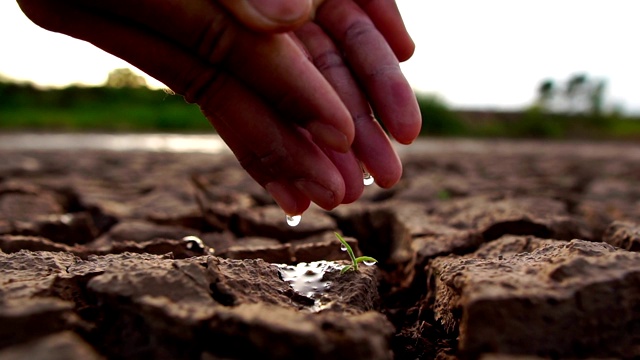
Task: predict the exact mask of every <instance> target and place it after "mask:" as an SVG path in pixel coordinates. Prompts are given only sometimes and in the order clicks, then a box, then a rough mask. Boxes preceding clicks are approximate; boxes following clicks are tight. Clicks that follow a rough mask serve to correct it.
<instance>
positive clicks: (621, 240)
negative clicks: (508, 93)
mask: <svg viewBox="0 0 640 360" xmlns="http://www.w3.org/2000/svg"><path fill="white" fill-rule="evenodd" d="M436 145H438V146H434V145H433V144H430V143H428V142H424V143H421V144H418V145H417V146H415V147H413V148H411V150H410V151H409V150H406V151H404V152H403V161H404V164H405V176H404V178H403V180H402V182H401V183H400V184H399V185H398V186H396V187H395V188H393V189H391V190H382V189H379V188H376V187H369V188H367V190H366V192H365V195H364V196H363V198H362V199H361V200H359V201H358V202H356V203H355V204H351V205H346V206H341V207H339V208H338V209H336V210H334V211H332V212H324V211H320V210H318V209H311V210H310V211H308V212H307V213H306V214H305V215H304V217H303V220H302V223H301V224H300V225H299V226H298V227H296V228H290V227H288V226H287V225H286V224H285V222H284V217H283V214H282V212H281V211H280V210H279V209H278V208H277V207H276V206H275V205H274V204H273V202H272V201H271V200H270V198H269V197H268V196H267V194H266V193H265V192H264V191H263V189H262V188H260V187H259V186H257V185H256V184H255V183H253V181H252V180H251V179H250V178H248V176H247V175H246V174H245V173H244V171H243V170H242V169H241V168H239V166H238V165H237V164H236V162H235V161H234V160H233V159H232V158H231V157H229V156H228V155H205V154H197V153H194V154H176V153H160V152H108V151H49V152H39V151H24V150H22V151H17V150H16V151H12V150H2V151H0V158H1V159H2V161H0V249H1V251H0V359H101V358H110V359H249V358H261V359H392V358H395V359H430V358H436V357H437V358H442V359H444V358H451V359H454V358H462V359H476V358H483V359H494V358H500V359H504V358H513V357H518V358H536V357H543V358H547V357H552V358H585V357H590V358H605V357H606V358H628V359H631V358H638V357H640V253H638V251H639V250H640V146H638V145H634V144H606V143H604V144H589V143H566V142H564V143H544V142H505V141H497V142H491V141H484V142H483V141H465V140H451V141H438V142H436ZM334 231H338V232H341V233H343V234H344V235H346V236H347V237H348V240H349V241H350V242H351V244H352V245H353V247H354V248H355V249H356V251H357V252H359V253H365V254H367V255H370V256H373V257H376V258H377V259H378V260H380V262H379V263H378V264H377V265H376V266H371V267H367V266H362V267H361V270H362V271H360V272H359V273H353V272H350V273H347V274H345V275H340V274H339V266H336V265H332V263H316V264H314V265H311V267H310V268H309V269H306V270H303V271H302V274H301V275H300V276H299V278H298V282H297V283H295V284H293V285H292V283H291V281H292V280H291V279H290V277H289V276H288V275H287V274H288V273H287V269H288V270H289V271H293V270H292V269H293V268H292V267H289V268H286V267H285V266H284V265H277V264H289V265H294V264H297V263H302V262H307V263H310V262H315V261H320V260H338V261H339V262H338V263H339V264H346V261H344V260H346V259H347V255H346V253H344V252H342V251H340V244H339V243H338V241H337V240H336V239H335V237H334V235H333V232H334ZM193 236H196V237H198V238H199V239H201V242H200V241H198V240H197V239H194V238H193ZM185 237H187V238H186V239H185ZM294 280H295V279H294ZM305 280H308V281H310V283H305ZM310 285H313V286H315V288H313V287H311V288H310V287H309V286H310ZM302 287H306V289H302Z"/></svg>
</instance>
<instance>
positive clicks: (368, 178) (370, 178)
mask: <svg viewBox="0 0 640 360" xmlns="http://www.w3.org/2000/svg"><path fill="white" fill-rule="evenodd" d="M362 175H363V177H362V182H363V183H364V185H365V186H369V185H371V184H373V182H374V181H375V179H374V178H373V176H371V174H369V173H368V172H366V173H364V174H362Z"/></svg>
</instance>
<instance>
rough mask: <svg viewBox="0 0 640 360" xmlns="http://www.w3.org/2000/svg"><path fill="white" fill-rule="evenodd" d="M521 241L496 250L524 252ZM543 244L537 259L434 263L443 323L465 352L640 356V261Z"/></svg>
mask: <svg viewBox="0 0 640 360" xmlns="http://www.w3.org/2000/svg"><path fill="white" fill-rule="evenodd" d="M517 240H518V239H514V238H504V239H500V240H497V241H496V242H500V243H502V244H501V245H502V246H503V247H504V248H513V247H514V245H516V248H517V247H518V246H519V245H518V244H514V242H517ZM536 242H538V244H536V245H535V246H534V247H537V249H536V250H533V251H531V252H528V251H527V252H520V253H516V254H513V253H509V252H505V253H503V254H502V255H499V256H496V257H487V253H484V254H483V255H482V257H477V256H476V254H470V255H466V256H461V257H455V256H452V257H441V258H438V259H436V260H434V261H433V263H432V265H431V267H430V269H429V282H430V284H431V289H430V294H429V296H430V297H431V298H432V299H433V308H434V313H435V318H436V319H437V320H440V321H441V323H442V324H443V325H444V327H445V329H446V330H447V331H458V332H459V343H458V346H459V348H458V349H459V351H460V352H461V353H462V354H464V353H470V354H477V353H479V352H493V353H508V354H536V355H540V356H554V357H558V356H560V357H586V356H596V357H602V356H616V357H623V358H633V357H638V356H640V350H639V349H638V348H637V347H636V346H635V345H636V344H637V343H638V341H640V333H638V332H636V331H634V330H633V329H634V327H635V326H637V324H638V323H639V322H640V312H638V304H640V288H638V284H640V254H637V253H630V252H626V251H623V250H620V249H615V248H614V247H612V246H610V245H608V244H603V243H594V242H587V241H583V240H572V241H570V242H568V243H567V242H565V243H563V242H551V243H549V242H547V243H544V242H542V243H539V240H537V239H530V240H529V244H531V243H536ZM616 304H618V305H616ZM614 308H615V309H616V310H613V309H614ZM505 329H508V331H505Z"/></svg>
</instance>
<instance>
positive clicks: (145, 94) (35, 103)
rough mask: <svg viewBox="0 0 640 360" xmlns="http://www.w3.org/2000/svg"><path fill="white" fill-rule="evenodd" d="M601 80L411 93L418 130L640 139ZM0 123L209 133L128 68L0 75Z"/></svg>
mask: <svg viewBox="0 0 640 360" xmlns="http://www.w3.org/2000/svg"><path fill="white" fill-rule="evenodd" d="M604 91H605V83H604V82H602V81H599V80H595V79H590V78H589V77H587V76H586V75H575V76H572V77H571V78H569V79H568V80H567V81H564V82H557V81H553V80H544V81H542V82H541V84H540V86H539V88H538V98H537V100H536V101H535V103H534V104H532V105H531V106H530V107H529V108H528V109H523V110H522V111H512V112H504V111H503V112H500V111H463V110H453V109H451V108H450V107H449V106H448V105H447V104H446V103H445V102H444V101H442V100H440V99H439V98H437V97H434V96H430V95H426V94H417V98H418V103H419V105H420V110H421V112H422V117H423V130H422V135H427V136H456V137H515V138H557V139H564V138H590V139H633V140H640V119H638V118H631V117H628V116H624V115H623V113H622V111H620V109H617V108H616V107H615V106H611V105H608V104H605V103H604V97H603V94H604ZM0 129H4V130H16V131H25V130H26V131H109V132H144V131H146V132H154V131H157V132H212V131H214V129H213V128H212V127H211V125H209V123H208V122H207V121H206V119H205V118H204V116H203V115H202V114H201V113H200V110H199V109H198V107H197V106H196V105H193V104H187V103H186V102H185V101H184V99H183V98H182V97H181V96H178V95H170V94H167V93H166V92H164V91H162V90H151V89H149V88H148V87H146V84H145V82H144V79H143V78H142V77H140V76H137V75H135V74H134V73H132V72H131V71H130V70H128V69H118V70H114V71H113V72H111V73H110V74H109V76H108V78H107V80H106V82H105V84H104V85H103V86H96V87H85V86H69V87H66V88H62V89H39V88H37V87H35V86H33V85H32V84H28V83H16V82H13V81H11V80H9V79H6V78H2V77H1V76H0Z"/></svg>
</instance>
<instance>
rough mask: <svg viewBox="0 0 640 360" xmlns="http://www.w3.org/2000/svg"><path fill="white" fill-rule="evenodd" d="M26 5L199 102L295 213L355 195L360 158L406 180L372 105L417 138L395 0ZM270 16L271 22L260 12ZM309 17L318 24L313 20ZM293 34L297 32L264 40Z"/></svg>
mask: <svg viewBox="0 0 640 360" xmlns="http://www.w3.org/2000/svg"><path fill="white" fill-rule="evenodd" d="M276 2H277V1H276ZM19 3H20V6H21V7H22V9H23V11H24V12H25V13H26V14H27V15H28V16H29V17H30V18H31V19H32V20H33V21H34V22H35V23H37V24H39V25H41V26H43V27H44V28H47V29H50V30H53V31H58V32H62V33H65V34H68V35H71V36H73V37H77V38H80V39H84V40H87V41H89V42H91V43H93V44H94V45H96V46H98V47H100V48H102V49H104V50H106V51H108V52H110V53H112V54H114V55H117V56H119V57H121V58H123V59H125V60H127V61H129V62H130V63H132V64H133V65H136V66H137V67H138V68H140V69H142V70H143V71H145V72H147V73H148V74H150V75H152V76H154V77H156V78H157V79H158V80H160V81H162V82H164V83H165V84H166V85H167V86H169V87H170V88H171V89H173V90H174V91H176V92H178V93H180V94H183V95H184V96H185V98H186V99H187V100H188V101H191V102H196V103H198V104H199V105H200V107H201V109H202V111H203V113H204V114H205V115H206V116H207V118H208V119H209V121H210V122H211V123H212V124H213V125H214V127H215V128H216V129H217V131H218V133H219V134H220V135H221V137H222V138H223V139H224V140H225V142H227V144H228V145H229V147H230V148H231V149H232V151H233V152H234V154H235V155H236V157H237V158H238V159H239V161H240V162H241V164H242V165H243V166H244V168H245V169H246V170H247V171H248V172H249V174H250V175H251V176H252V177H253V178H254V179H256V180H257V181H258V182H259V183H260V184H261V185H263V186H265V188H266V189H267V190H268V191H269V192H270V193H271V195H272V196H273V197H274V199H275V200H276V202H277V203H278V204H279V205H280V206H281V207H282V208H283V210H284V211H285V212H286V213H288V214H299V213H302V212H303V211H304V210H305V209H306V208H307V207H308V206H309V202H310V201H314V202H316V203H317V204H318V205H320V206H321V207H323V208H325V209H330V208H333V207H335V206H337V205H338V204H340V203H342V202H350V201H354V200H355V199H357V198H358V197H359V196H360V193H361V192H362V173H361V171H360V167H359V164H358V159H359V160H361V161H362V162H363V163H364V165H365V166H366V167H367V169H368V171H369V172H371V173H372V174H373V175H374V176H375V177H376V180H377V182H378V184H380V185H381V186H384V187H388V186H391V185H393V183H395V182H396V181H397V180H398V179H399V176H400V173H401V166H400V163H399V161H398V159H397V156H396V154H395V152H394V151H393V149H392V148H391V146H390V144H389V142H388V140H387V138H386V136H385V134H384V133H383V132H382V130H381V129H380V128H379V126H378V125H377V123H376V122H375V121H373V118H372V117H371V116H370V113H371V112H370V110H369V105H368V103H371V104H372V105H373V107H374V109H375V110H376V112H378V113H379V114H380V116H381V118H382V120H383V121H384V123H385V125H386V126H387V128H388V129H389V131H390V133H391V134H392V135H393V136H394V137H395V138H396V139H398V140H399V141H400V142H403V143H408V142H411V141H412V140H413V138H414V137H415V136H416V135H417V133H418V131H419V126H420V119H419V112H418V110H417V106H416V104H415V98H414V97H413V93H412V92H411V89H410V87H409V86H408V84H407V83H406V80H404V77H402V74H401V73H400V71H399V68H398V67H397V61H398V59H397V58H399V59H403V57H406V56H408V55H410V52H411V51H412V44H409V45H410V46H407V45H406V44H407V41H406V40H407V39H408V36H403V33H402V32H400V33H399V35H398V34H395V32H394V30H397V29H396V28H397V27H398V24H400V25H401V19H399V15H394V14H393V13H391V15H388V14H389V13H387V12H385V9H387V10H388V9H389V8H391V5H392V7H393V8H395V3H393V1H364V0H361V1H360V3H361V4H360V5H361V6H362V8H360V7H358V5H357V4H355V3H353V2H352V1H350V0H327V1H325V2H324V4H322V5H320V6H318V5H319V4H315V5H314V6H311V5H309V4H308V3H309V1H303V0H300V1H286V0H285V1H284V2H282V3H281V4H288V6H291V7H288V8H287V7H286V6H285V7H284V8H282V7H280V8H278V7H273V5H272V4H268V3H270V2H267V1H263V2H262V3H260V2H256V3H257V4H263V5H264V6H265V7H263V8H259V7H254V8H251V7H249V9H250V10H251V9H253V11H254V12H253V13H252V12H251V11H247V10H246V8H247V6H248V5H247V4H246V2H245V1H234V0H228V1H223V0H220V2H214V1H210V0H196V1H183V0H169V1H153V0H140V1H134V2H123V3H122V4H121V3H117V2H114V1H106V0H98V1H93V2H89V3H86V2H80V1H73V0H71V1H66V2H63V3H60V2H51V1H47V0H20V1H19ZM221 4H222V5H224V6H226V7H223V6H222V5H221ZM230 4H231V5H230ZM234 4H235V5H234ZM295 4H298V5H300V7H299V8H296V6H294V5H295ZM243 6H244V8H243ZM256 9H259V10H265V11H263V12H262V13H261V12H260V11H257V12H256V11H255V10H256ZM273 9H275V13H276V16H275V17H271V18H269V17H265V16H264V15H263V13H267V12H268V11H269V10H273ZM300 9H302V11H300ZM362 9H365V10H366V12H365V11H363V10H362ZM280 10H284V11H283V12H281V13H280V15H282V14H284V15H285V16H279V15H278V11H280ZM312 11H316V18H315V21H314V22H313V23H312V22H305V21H306V19H307V16H308V13H310V12H312ZM230 13H231V14H233V15H230ZM396 14H397V10H396ZM260 17H262V19H261V20H260ZM274 18H275V19H276V20H275V21H274V20H273V19H274ZM256 19H258V21H256ZM372 20H373V21H375V25H376V26H378V28H379V29H381V31H382V33H383V34H384V35H385V37H386V41H385V39H384V38H383V37H382V35H380V33H378V32H377V31H376V30H375V27H373V26H372V24H373V23H372ZM398 21H399V22H398ZM239 22H241V23H243V24H245V25H247V24H249V25H250V26H251V28H252V29H254V30H260V31H262V32H258V31H252V30H249V29H248V28H247V27H245V26H242V25H240V24H239ZM247 22H248V23H247ZM301 24H302V25H301ZM318 25H319V26H318ZM291 29H298V30H297V32H296V33H295V35H293V34H292V33H286V32H285V33H276V34H274V33H266V32H272V31H286V30H291ZM321 29H325V30H321ZM265 31H266V32H265ZM327 34H328V35H331V36H332V37H333V39H335V40H331V39H330V38H329V37H328V36H327ZM394 34H395V37H394ZM404 34H405V35H406V32H404ZM354 42H356V43H354ZM409 42H410V40H409ZM301 44H302V45H301ZM387 44H389V45H391V48H389V46H388V45H387ZM305 49H306V50H305ZM391 49H393V50H394V51H395V53H396V54H397V58H396V56H395V55H393V54H394V53H393V51H392V50H391ZM306 51H308V52H306ZM342 53H344V54H345V55H346V57H347V58H348V59H349V61H350V68H351V69H352V70H353V71H350V70H349V69H348V68H347V67H345V66H344V63H343V62H342V57H341V56H340V55H341V54H342ZM308 56H311V58H313V59H314V62H315V64H316V65H318V67H317V68H316V67H315V66H314V64H313V63H311V62H310V61H309V60H308V58H307V57H308ZM353 74H355V77H354V76H353ZM323 75H324V76H326V79H325V77H323ZM327 79H328V81H327ZM356 79H357V81H356ZM357 84H361V86H362V88H363V89H364V90H365V93H366V96H365V95H364V93H362V92H361V90H360V87H359V86H358V85H357ZM332 85H333V86H332ZM352 117H353V120H352ZM354 121H355V124H356V125H355V127H354ZM354 137H355V138H356V139H355V141H354ZM352 143H353V153H351V152H350V151H349V147H350V145H351V144H352ZM354 153H355V155H357V158H356V156H354Z"/></svg>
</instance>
